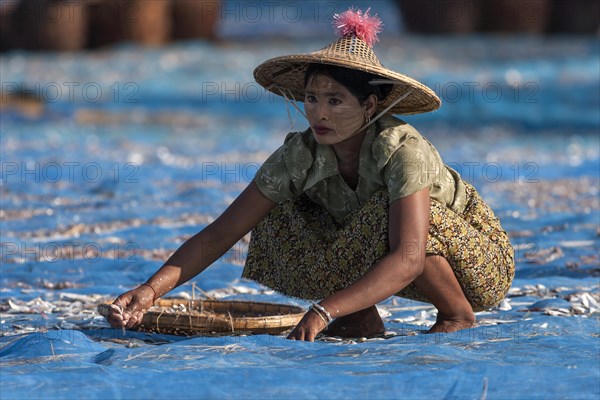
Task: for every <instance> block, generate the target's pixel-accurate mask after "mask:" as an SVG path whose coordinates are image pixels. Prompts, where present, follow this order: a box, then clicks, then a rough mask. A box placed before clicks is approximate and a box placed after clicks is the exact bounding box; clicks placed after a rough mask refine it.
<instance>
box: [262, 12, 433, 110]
mask: <svg viewBox="0 0 600 400" xmlns="http://www.w3.org/2000/svg"><path fill="white" fill-rule="evenodd" d="M368 12H369V10H367V11H366V12H365V13H364V14H361V12H360V11H353V10H349V11H347V12H346V13H344V14H342V15H341V16H340V15H335V16H334V20H335V22H334V24H335V23H337V24H338V25H337V27H338V28H339V27H340V25H346V26H343V28H346V29H345V32H346V34H344V35H343V36H342V37H341V38H339V39H338V40H336V41H335V42H333V43H331V44H330V45H329V46H327V47H324V48H322V49H321V50H318V51H315V52H312V53H306V54H296V55H286V56H280V57H275V58H271V59H269V60H267V61H265V62H263V63H262V64H260V65H259V66H258V67H256V69H255V70H254V79H256V82H258V83H259V84H260V85H261V86H263V87H264V88H265V89H267V90H269V91H270V92H273V93H275V94H277V95H280V96H286V97H288V98H292V99H294V100H296V101H304V75H305V73H306V69H307V68H308V65H309V64H313V63H315V64H328V65H335V66H340V67H345V68H349V69H356V70H360V71H364V72H367V73H370V74H374V75H377V76H378V77H380V78H381V79H378V80H377V81H378V82H379V84H383V83H385V84H392V85H393V89H392V90H391V91H390V93H389V94H388V95H387V97H386V98H385V99H383V100H381V101H380V102H379V104H378V106H377V110H378V111H381V110H385V109H386V108H387V107H389V106H390V105H391V104H393V103H394V101H395V100H397V99H398V98H399V97H402V96H405V95H406V94H407V93H410V94H408V95H406V97H405V98H404V99H403V100H401V101H400V102H399V103H397V104H396V105H394V106H393V107H392V108H391V109H390V110H388V112H389V113H391V114H419V113H424V112H428V111H433V110H436V109H438V108H439V107H440V105H441V100H440V99H439V98H438V96H437V95H436V94H435V93H434V92H433V90H431V89H430V88H428V87H427V86H425V85H423V84H422V83H420V82H418V81H416V80H414V79H412V78H409V77H408V76H406V75H403V74H400V73H397V72H394V71H392V70H389V69H387V68H385V67H384V66H383V65H381V62H380V61H379V59H378V58H377V56H376V55H375V53H374V52H373V49H372V48H371V45H370V44H372V42H374V41H376V40H377V38H376V34H377V32H378V31H375V32H372V31H371V32H367V34H366V35H365V34H364V32H362V31H363V30H364V27H363V26H358V27H357V26H348V25H349V24H348V23H347V20H346V19H345V16H347V14H348V13H353V14H352V15H351V17H352V18H353V20H354V21H356V20H358V21H359V22H358V23H360V21H361V18H362V21H365V20H367V22H366V23H367V24H368V23H371V24H373V23H374V22H373V20H372V19H376V20H375V21H376V22H377V23H378V24H379V25H380V24H381V21H380V20H379V19H378V18H377V17H371V16H369V15H368ZM357 16H358V17H357ZM369 19H371V20H370V21H369ZM379 25H378V26H376V27H375V29H379ZM369 35H371V36H369ZM378 82H372V83H373V84H378Z"/></svg>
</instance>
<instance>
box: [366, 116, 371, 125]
mask: <svg viewBox="0 0 600 400" xmlns="http://www.w3.org/2000/svg"><path fill="white" fill-rule="evenodd" d="M365 121H366V123H367V124H368V123H369V122H371V117H370V116H369V115H367V116H366V117H365Z"/></svg>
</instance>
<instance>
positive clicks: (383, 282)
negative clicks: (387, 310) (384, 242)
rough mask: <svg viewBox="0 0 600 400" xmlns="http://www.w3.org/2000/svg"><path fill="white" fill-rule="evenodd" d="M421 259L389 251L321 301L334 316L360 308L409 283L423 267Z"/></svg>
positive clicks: (391, 293)
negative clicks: (353, 279)
mask: <svg viewBox="0 0 600 400" xmlns="http://www.w3.org/2000/svg"><path fill="white" fill-rule="evenodd" d="M423 261H424V260H423V259H419V258H412V257H411V258H410V259H407V258H406V257H403V256H401V255H397V254H388V255H387V256H386V257H384V258H383V259H381V261H379V262H378V263H377V264H376V265H375V266H373V268H372V269H371V270H369V272H367V273H366V274H365V275H363V276H362V277H361V278H360V279H359V280H358V281H356V282H355V283H353V284H352V285H350V286H348V287H347V288H345V289H343V290H341V291H339V292H337V293H334V294H333V295H331V296H329V297H327V298H326V299H324V300H323V301H321V304H322V305H323V306H324V307H325V308H326V309H327V310H328V311H329V312H330V313H331V316H332V317H333V318H338V317H343V316H345V315H348V314H352V313H353V312H356V311H360V310H363V309H365V308H367V307H370V306H372V305H374V304H377V303H379V302H381V301H383V300H385V299H387V298H388V297H390V296H393V295H394V294H396V293H398V292H399V291H400V290H402V289H403V288H405V287H406V286H408V285H409V284H410V283H411V282H412V281H413V280H415V278H416V277H417V276H418V275H419V274H420V272H421V271H422V268H423V266H422V263H423Z"/></svg>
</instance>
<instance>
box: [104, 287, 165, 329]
mask: <svg viewBox="0 0 600 400" xmlns="http://www.w3.org/2000/svg"><path fill="white" fill-rule="evenodd" d="M113 304H114V305H115V306H116V307H111V309H110V313H109V314H108V316H107V317H106V320H107V321H108V323H109V324H110V326H112V327H113V328H127V329H129V328H132V327H134V326H136V325H139V324H140V322H142V316H143V315H144V312H145V311H146V310H147V309H148V308H150V307H151V306H152V304H154V291H153V290H152V289H151V288H150V287H148V286H139V287H137V288H135V289H133V290H130V291H129V292H125V293H123V294H122V295H120V296H119V297H117V299H116V300H115V301H114V302H113Z"/></svg>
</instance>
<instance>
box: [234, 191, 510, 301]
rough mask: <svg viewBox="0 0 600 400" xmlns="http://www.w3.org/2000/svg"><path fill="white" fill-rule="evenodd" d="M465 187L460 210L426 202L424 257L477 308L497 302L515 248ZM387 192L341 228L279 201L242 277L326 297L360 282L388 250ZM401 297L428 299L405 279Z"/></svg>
mask: <svg viewBox="0 0 600 400" xmlns="http://www.w3.org/2000/svg"><path fill="white" fill-rule="evenodd" d="M466 186H467V205H466V207H465V210H464V212H463V213H462V214H457V213H455V212H453V211H452V210H450V209H448V208H447V207H445V206H444V205H442V204H440V203H439V202H437V201H434V200H432V201H431V205H430V226H429V237H428V240H427V250H426V253H427V255H439V256H442V257H444V258H446V260H448V263H449V264H450V265H451V267H452V269H453V271H454V274H455V275H456V278H457V279H458V282H459V283H460V285H461V287H462V289H463V291H464V293H465V296H466V297H467V299H468V300H469V302H470V303H471V306H472V307H473V310H474V311H481V310H485V309H488V308H490V307H493V306H495V305H497V304H498V303H500V302H501V301H502V299H503V298H504V296H505V295H506V293H507V292H508V289H509V288H510V285H511V282H512V280H513V277H514V273H515V264H514V255H513V248H512V245H511V244H510V241H509V239H508V236H507V234H506V232H505V231H504V230H503V229H502V227H501V226H500V222H499V220H498V218H496V217H495V215H494V213H493V211H492V210H491V209H490V208H489V206H488V205H487V204H486V203H485V202H484V201H483V200H482V199H481V197H480V196H479V194H478V193H477V191H476V190H475V189H474V188H473V187H472V186H471V185H468V184H467V185H466ZM388 210H389V207H388V196H387V193H386V192H385V191H380V192H377V193H375V194H374V195H373V196H372V197H371V199H369V201H368V202H367V203H365V204H364V205H363V206H362V208H361V209H359V210H358V211H357V212H356V213H355V214H353V215H352V216H350V217H349V218H348V220H347V222H346V223H345V224H344V226H343V227H339V226H337V225H336V224H335V222H334V220H333V218H332V217H331V215H330V214H329V213H328V212H327V211H326V210H325V209H323V208H322V207H320V206H319V205H316V204H315V203H313V202H312V201H311V200H310V199H309V198H308V197H306V196H301V197H300V198H298V199H295V200H289V201H286V202H284V203H282V204H280V205H278V206H277V207H276V208H275V209H273V211H271V213H270V214H269V215H268V216H267V217H266V218H265V219H264V220H263V221H262V222H261V223H260V224H259V225H258V226H257V227H256V228H255V229H254V230H253V231H252V235H251V240H250V246H249V249H248V257H247V259H246V265H245V267H244V272H243V274H242V277H244V278H247V279H251V280H254V281H256V282H259V283H261V284H262V285H264V286H267V287H270V288H272V289H274V290H276V291H278V292H281V293H283V294H285V295H288V296H292V297H297V298H301V299H306V300H319V299H323V298H325V297H327V296H329V295H331V294H333V293H335V292H337V291H339V290H342V289H344V288H345V287H347V286H349V285H351V284H352V283H354V282H355V281H356V280H358V279H359V278H360V277H361V276H362V275H363V274H364V273H366V272H367V271H368V270H369V268H370V267H371V266H373V265H375V264H376V263H377V262H378V261H379V260H380V259H382V258H383V257H384V256H385V255H386V254H387V253H388V251H389V247H388ZM397 295H398V296H401V297H406V298H410V299H414V300H419V301H425V302H427V301H428V300H427V298H425V296H424V295H423V294H422V293H420V291H419V290H418V289H417V288H416V287H415V286H414V285H413V284H410V285H409V286H407V287H406V288H404V289H403V290H401V291H400V292H399V293H397Z"/></svg>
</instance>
